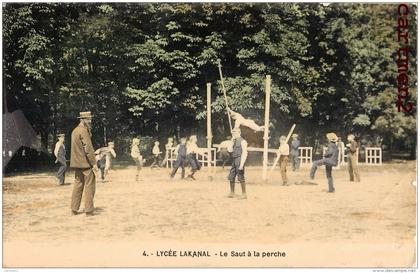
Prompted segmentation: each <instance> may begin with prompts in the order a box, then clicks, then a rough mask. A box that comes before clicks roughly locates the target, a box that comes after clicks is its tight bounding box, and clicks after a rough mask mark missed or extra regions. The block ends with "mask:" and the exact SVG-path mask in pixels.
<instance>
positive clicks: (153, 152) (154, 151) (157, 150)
mask: <svg viewBox="0 0 420 273" xmlns="http://www.w3.org/2000/svg"><path fill="white" fill-rule="evenodd" d="M152 154H153V155H154V156H158V155H159V154H160V148H159V145H155V146H153V149H152Z"/></svg>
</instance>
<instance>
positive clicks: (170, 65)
mask: <svg viewBox="0 0 420 273" xmlns="http://www.w3.org/2000/svg"><path fill="white" fill-rule="evenodd" d="M396 9H397V4H388V5H384V4H380V5H367V4H330V5H322V4H305V3H300V4H294V3H288V4H274V3H270V4H222V3H188V4H166V3H154V4H147V3H130V4H127V3H124V4H123V3H121V4H112V3H109V4H102V3H93V4H91V3H89V4H88V3H83V4H82V3H80V4H75V3H54V4H47V3H43V4H40V3H32V4H15V3H7V4H6V6H5V7H3V12H4V16H3V46H4V59H3V69H4V70H3V90H4V91H3V92H5V96H4V98H5V106H7V107H4V111H9V112H11V111H13V110H15V109H22V110H23V111H24V113H25V114H26V117H27V118H28V120H29V121H30V123H31V124H33V127H34V129H35V130H36V132H37V133H39V134H40V135H41V137H42V141H43V142H44V143H45V144H46V145H49V146H50V147H51V145H52V143H53V139H55V135H56V134H57V133H58V132H66V133H67V134H69V133H70V132H71V129H72V127H73V126H74V125H75V124H76V123H77V119H76V118H75V117H77V116H78V113H79V111H86V110H91V111H92V112H93V114H94V115H95V118H94V123H93V137H94V143H95V145H96V146H100V145H103V144H104V142H105V141H107V140H114V141H116V142H117V145H116V146H117V150H118V149H119V150H120V151H122V150H121V149H126V148H121V147H125V146H127V144H128V139H129V138H130V137H132V136H138V135H139V136H151V137H157V136H159V137H160V138H161V139H162V140H163V138H165V137H167V136H169V135H174V136H179V135H185V134H189V133H196V134H198V135H199V136H200V137H201V140H202V141H203V143H204V141H205V118H206V113H205V105H206V104H205V103H206V83H207V82H211V83H212V90H213V98H212V99H213V105H212V106H213V109H212V110H213V123H212V125H213V134H214V141H215V142H218V141H221V140H222V139H223V138H224V137H225V136H226V135H228V123H227V116H226V112H225V108H224V101H223V96H222V91H221V88H220V85H219V84H220V82H219V74H218V69H217V60H218V59H220V60H221V62H222V64H223V73H224V75H225V84H226V88H227V91H228V97H229V102H230V104H231V107H232V108H233V109H234V110H237V111H239V112H241V113H242V114H244V115H246V116H248V117H251V118H253V119H255V120H256V121H257V123H260V124H262V123H263V119H264V117H263V114H264V85H263V83H264V78H265V75H267V74H270V75H271V77H272V79H273V80H272V96H271V113H270V115H271V118H270V120H271V132H272V133H271V141H272V145H274V144H277V142H276V139H275V137H276V136H278V135H279V134H284V133H285V132H286V131H287V130H288V128H289V127H290V125H291V124H292V123H296V124H297V126H298V127H297V132H298V133H300V134H301V136H302V139H303V143H305V144H306V145H308V146H309V145H318V144H319V141H323V138H324V137H323V136H324V133H325V132H327V131H336V132H337V133H338V134H339V135H345V134H347V133H349V132H354V133H355V134H356V135H357V136H358V137H360V138H361V139H363V140H365V139H366V140H370V141H371V142H372V143H373V144H375V143H381V144H382V145H384V147H385V148H386V149H390V150H396V151H401V150H405V151H410V152H412V153H414V150H415V145H416V140H415V139H416V116H415V114H404V113H398V112H397V109H396V105H395V102H396V99H397V93H396V82H395V77H396V76H397V67H396V64H395V53H396V49H397V48H399V44H398V43H397V42H396V27H395V26H396V24H397V21H396ZM415 12H416V8H414V6H413V7H412V8H411V9H410V15H409V24H410V32H409V35H410V46H411V51H410V60H411V62H410V71H409V73H408V74H409V77H410V85H411V88H412V89H410V93H411V94H412V98H411V100H412V101H414V102H415V104H416V96H417V91H416V82H417V78H416V58H417V52H416V46H415V45H416V43H417V41H416V25H415V24H416V20H415V18H416V14H415Z"/></svg>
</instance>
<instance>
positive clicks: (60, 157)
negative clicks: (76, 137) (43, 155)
mask: <svg viewBox="0 0 420 273" xmlns="http://www.w3.org/2000/svg"><path fill="white" fill-rule="evenodd" d="M64 138H65V135H64V134H58V141H57V143H56V144H55V149H54V155H55V158H56V160H55V163H60V168H59V169H58V171H57V179H58V184H59V185H60V186H62V185H64V180H65V176H66V170H67V162H66V147H65V146H64Z"/></svg>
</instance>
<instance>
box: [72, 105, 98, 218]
mask: <svg viewBox="0 0 420 273" xmlns="http://www.w3.org/2000/svg"><path fill="white" fill-rule="evenodd" d="M92 117H93V116H92V115H91V113H90V112H80V116H79V119H80V123H79V125H78V126H77V127H76V128H74V130H73V132H72V133H71V155H70V167H72V168H74V171H75V179H74V187H73V194H72V198H71V211H72V214H73V215H77V214H78V211H79V208H80V202H81V200H82V194H83V191H84V192H85V213H86V216H92V215H93V209H94V206H93V197H94V195H95V186H96V185H95V183H96V181H95V173H94V171H93V168H95V169H97V167H96V166H95V163H96V160H95V150H94V149H93V146H92V140H91V123H92Z"/></svg>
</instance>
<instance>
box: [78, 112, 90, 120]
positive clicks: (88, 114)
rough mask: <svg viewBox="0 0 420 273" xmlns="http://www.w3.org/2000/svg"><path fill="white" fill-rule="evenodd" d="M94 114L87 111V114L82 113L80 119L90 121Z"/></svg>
mask: <svg viewBox="0 0 420 273" xmlns="http://www.w3.org/2000/svg"><path fill="white" fill-rule="evenodd" d="M92 117H93V116H92V114H91V112H90V111H86V112H80V116H79V119H89V118H92Z"/></svg>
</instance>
